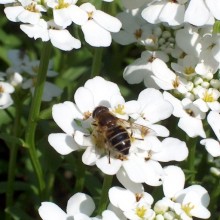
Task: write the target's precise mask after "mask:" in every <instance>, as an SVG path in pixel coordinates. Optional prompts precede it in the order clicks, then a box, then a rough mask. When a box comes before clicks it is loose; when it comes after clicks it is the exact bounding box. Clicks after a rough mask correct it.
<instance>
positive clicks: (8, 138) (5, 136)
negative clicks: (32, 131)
mask: <svg viewBox="0 0 220 220" xmlns="http://www.w3.org/2000/svg"><path fill="white" fill-rule="evenodd" d="M0 139H3V140H4V141H5V142H7V143H10V144H17V145H20V146H22V147H27V146H26V144H25V142H24V140H23V139H21V138H17V137H14V136H11V135H10V134H6V133H2V134H0Z"/></svg>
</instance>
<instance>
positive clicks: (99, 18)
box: [0, 0, 121, 51]
mask: <svg viewBox="0 0 220 220" xmlns="http://www.w3.org/2000/svg"><path fill="white" fill-rule="evenodd" d="M7 3H8V4H7ZM9 3H10V4H9ZM76 3H77V0H48V1H37V0H6V1H5V0H1V1H0V4H7V5H6V8H5V10H4V11H5V14H6V16H7V18H8V19H9V20H10V21H13V22H21V23H22V24H21V25H20V28H21V30H22V31H23V32H25V33H26V34H27V35H28V36H29V37H30V38H34V39H37V38H40V39H42V41H49V40H50V41H51V43H52V44H53V46H54V47H57V48H59V49H61V50H65V51H69V50H72V49H79V48H80V47H81V41H80V40H79V39H76V38H75V37H73V36H72V35H71V33H70V32H69V31H68V30H67V27H68V26H70V25H71V24H75V25H79V26H81V29H82V32H83V34H84V37H85V41H86V42H87V43H88V44H90V45H91V46H94V47H108V46H109V45H110V44H111V41H112V37H111V34H110V33H111V32H118V31H119V30H120V28H121V22H120V21H119V20H118V19H117V18H115V17H113V16H111V15H109V14H107V13H105V12H103V11H101V10H98V9H96V8H95V6H93V5H92V4H91V3H84V4H82V5H80V6H77V5H76ZM51 11H52V13H51Z"/></svg>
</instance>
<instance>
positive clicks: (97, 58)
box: [91, 2, 110, 77]
mask: <svg viewBox="0 0 220 220" xmlns="http://www.w3.org/2000/svg"><path fill="white" fill-rule="evenodd" d="M101 10H102V11H104V12H106V13H108V12H109V11H110V5H109V4H108V3H106V2H101ZM102 56H103V47H96V48H94V57H93V62H92V71H91V77H95V76H98V75H100V71H101V67H102Z"/></svg>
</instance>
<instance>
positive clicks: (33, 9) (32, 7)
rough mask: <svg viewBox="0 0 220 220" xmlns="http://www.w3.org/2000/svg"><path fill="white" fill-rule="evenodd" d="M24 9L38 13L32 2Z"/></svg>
mask: <svg viewBox="0 0 220 220" xmlns="http://www.w3.org/2000/svg"><path fill="white" fill-rule="evenodd" d="M25 9H26V10H28V11H31V12H39V10H37V9H36V4H34V3H33V2H32V3H31V4H30V5H27V6H26V7H25Z"/></svg>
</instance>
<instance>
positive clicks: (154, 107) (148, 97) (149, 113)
mask: <svg viewBox="0 0 220 220" xmlns="http://www.w3.org/2000/svg"><path fill="white" fill-rule="evenodd" d="M137 104H138V105H140V109H139V111H138V114H139V116H141V117H142V118H143V119H144V120H146V121H148V122H149V123H151V124H153V123H157V122H159V121H161V120H164V119H167V118H169V117H170V116H171V114H172V112H173V107H172V105H171V104H170V103H169V102H168V101H166V100H165V99H164V97H163V95H162V93H161V92H160V91H159V90H156V89H153V88H147V89H144V90H143V91H142V92H141V93H140V94H139V96H138V99H137ZM131 116H132V117H134V118H135V117H137V118H136V119H138V118H139V117H138V116H136V115H134V116H133V115H131ZM149 123H148V125H149ZM152 129H153V128H152ZM165 136H166V135H165Z"/></svg>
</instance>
